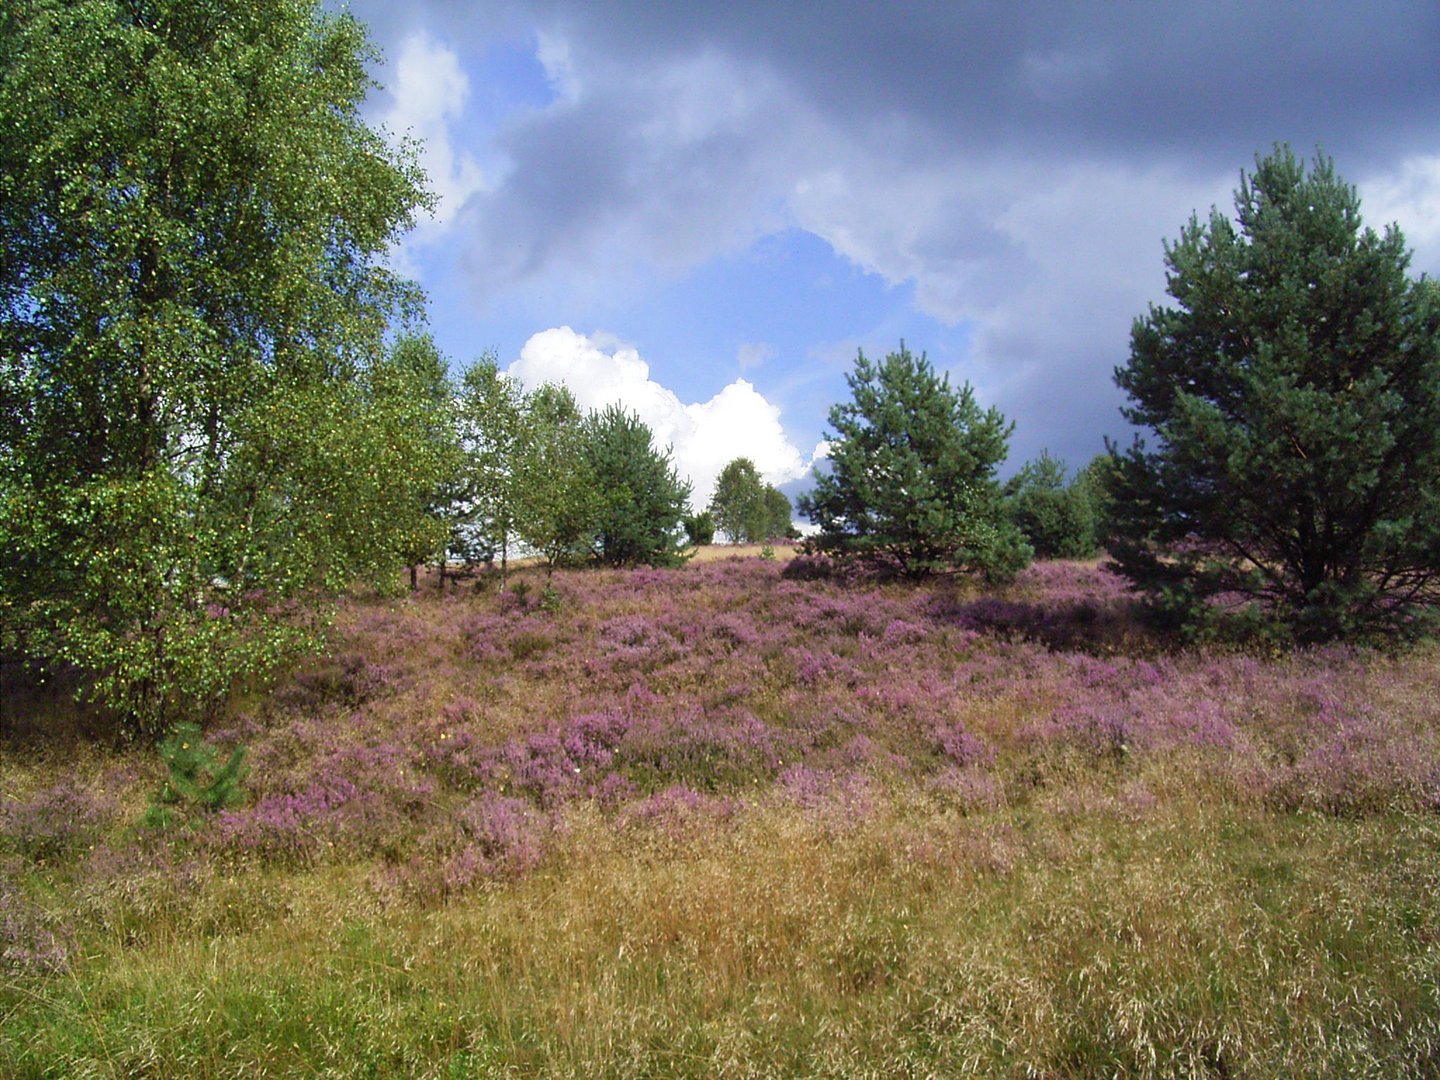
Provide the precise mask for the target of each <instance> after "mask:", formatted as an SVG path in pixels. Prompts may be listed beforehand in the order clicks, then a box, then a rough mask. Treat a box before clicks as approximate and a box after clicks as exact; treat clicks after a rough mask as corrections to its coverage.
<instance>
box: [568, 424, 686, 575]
mask: <svg viewBox="0 0 1440 1080" xmlns="http://www.w3.org/2000/svg"><path fill="white" fill-rule="evenodd" d="M584 457H585V461H586V463H587V464H588V466H589V469H590V473H591V475H592V476H593V477H594V478H595V486H596V491H597V493H598V495H599V509H598V512H597V515H596V521H595V529H594V533H595V542H594V548H595V554H596V556H597V557H598V558H599V559H600V561H601V562H603V563H607V564H609V565H612V566H637V565H642V564H643V565H649V566H672V565H675V564H677V563H679V562H680V561H681V552H680V548H681V544H682V542H683V540H684V536H685V532H684V526H683V521H684V517H685V509H686V501H687V500H688V499H689V497H690V485H689V484H686V483H684V482H682V481H681V480H680V478H679V477H678V476H677V475H676V473H675V467H674V465H673V464H671V461H670V454H669V452H668V451H665V452H662V451H660V450H658V449H656V448H655V445H654V437H653V436H652V435H651V433H650V429H649V428H648V427H647V426H646V425H645V424H644V423H643V422H642V421H641V419H640V417H639V416H637V415H635V414H634V413H627V412H626V411H624V410H623V409H621V408H619V407H618V406H615V405H611V406H609V407H608V408H605V409H603V410H601V411H600V412H598V413H593V414H591V416H590V417H589V418H588V419H587V421H586V424H585V439H584Z"/></svg>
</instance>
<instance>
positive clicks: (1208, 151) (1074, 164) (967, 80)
mask: <svg viewBox="0 0 1440 1080" xmlns="http://www.w3.org/2000/svg"><path fill="white" fill-rule="evenodd" d="M348 9H349V10H350V11H351V13H352V14H354V15H355V16H356V17H357V18H359V19H360V20H361V21H362V22H364V23H365V24H366V25H367V26H368V27H369V30H370V33H371V37H372V40H373V41H374V43H375V44H376V45H377V46H378V48H379V51H380V53H381V55H382V59H381V61H380V62H378V63H377V64H376V65H375V68H374V76H375V79H376V81H377V83H379V84H380V87H379V88H377V89H375V90H374V91H372V93H371V94H370V96H369V97H368V98H367V100H366V102H365V106H364V112H365V116H366V118H367V120H369V121H370V122H371V123H372V124H374V125H377V126H380V127H383V129H384V130H385V131H386V132H387V133H388V134H389V135H390V137H392V138H394V139H396V140H399V139H402V138H411V139H415V140H418V141H419V143H420V145H421V151H420V160H421V163H422V164H423V166H424V167H425V169H426V171H427V173H428V174H429V177H430V184H431V188H432V190H433V191H434V192H435V193H436V194H437V195H438V197H439V204H438V207H437V209H436V211H435V213H434V214H433V215H431V216H422V217H421V219H420V220H419V222H418V223H417V226H416V228H415V229H414V230H413V231H412V232H411V233H409V234H408V235H407V236H406V238H405V239H404V241H403V242H402V243H401V245H400V246H399V247H398V248H397V250H396V251H395V252H394V253H393V255H392V260H393V262H394V263H395V265H396V266H397V267H399V268H401V269H402V270H403V271H404V272H406V273H407V274H409V275H410V276H412V277H414V278H415V279H416V280H417V281H418V282H419V283H420V284H421V286H423V287H424V289H425V290H426V292H427V294H428V296H429V301H430V302H429V314H430V329H431V332H432V333H433V334H434V336H435V339H436V341H437V343H438V344H439V346H440V348H441V349H442V350H443V351H444V352H445V353H446V355H448V356H449V357H450V358H451V360H452V362H453V363H455V364H456V365H461V364H465V363H468V362H470V361H471V360H473V359H475V358H476V357H478V356H479V355H480V354H481V353H482V352H484V351H486V350H491V349H493V350H494V351H495V353H496V354H497V356H498V359H499V363H500V366H501V367H502V368H503V369H506V370H508V371H509V372H510V373H511V374H513V375H514V376H516V377H517V378H519V379H521V380H522V381H524V382H525V384H526V385H527V386H534V385H538V384H539V383H540V382H544V381H547V380H549V381H560V382H564V383H565V384H566V385H568V386H570V388H571V389H572V390H573V391H574V392H575V395H576V397H577V399H578V400H579V402H580V404H581V405H582V406H586V407H591V408H598V407H601V406H603V405H606V404H611V403H617V402H618V403H620V404H621V405H623V406H624V407H626V408H628V409H631V410H633V411H636V412H638V413H639V415H640V416H641V418H642V419H643V420H645V421H646V423H648V424H649V425H650V427H651V430H652V431H653V432H654V433H655V435H656V438H657V441H658V442H659V443H660V444H662V445H668V446H669V447H670V448H671V452H672V455H673V459H674V461H675V464H676V466H677V469H678V471H680V472H681V473H682V474H683V475H685V476H688V477H689V478H690V479H691V481H692V483H693V486H694V494H693V496H692V502H693V503H694V504H695V505H696V506H697V508H698V507H699V506H702V505H703V504H704V503H705V502H706V501H707V500H708V498H709V494H710V490H711V486H712V484H713V481H714V477H715V476H716V475H717V474H718V473H719V471H720V469H721V468H723V466H724V465H725V463H726V462H727V461H729V460H731V459H732V458H734V457H736V456H741V455H744V456H748V457H750V458H751V459H752V460H753V461H754V462H755V464H756V466H757V467H758V468H759V470H760V472H761V474H762V476H763V477H764V478H765V479H766V480H767V481H769V482H771V483H775V484H777V485H779V486H780V487H781V489H782V490H784V491H786V492H787V493H790V494H792V495H793V494H795V493H796V492H798V491H801V490H804V489H805V488H806V487H807V486H808V485H807V480H806V477H807V476H808V474H809V469H810V467H811V464H812V462H813V460H814V459H815V454H816V450H817V447H820V446H821V445H822V443H823V440H824V438H825V434H826V431H827V415H828V412H829V409H830V407H831V406H832V405H833V404H835V403H837V402H841V401H846V400H848V399H849V397H850V394H849V389H848V387H847V385H846V381H845V376H846V374H847V373H848V372H849V371H850V370H851V369H852V366H853V363H854V360H855V356H856V352H857V350H859V349H863V350H864V351H865V353H866V355H867V356H871V357H875V358H880V357H883V356H884V355H885V354H886V353H887V352H890V351H893V350H895V349H897V348H898V347H899V344H900V342H901V340H902V339H903V340H904V342H905V344H906V345H907V346H908V347H909V348H910V349H911V350H912V351H914V352H917V353H918V352H922V351H923V352H924V353H926V355H927V356H928V358H929V360H930V361H931V363H932V364H933V365H934V366H935V367H936V369H937V370H938V371H940V372H943V373H945V374H947V375H948V376H949V378H950V380H951V382H952V384H955V385H960V384H965V383H968V384H970V385H971V386H972V387H973V388H974V391H975V395H976V398H977V400H978V402H979V403H980V404H981V406H982V407H989V406H992V405H993V406H996V407H998V408H999V409H1000V410H1001V412H1003V413H1004V414H1005V416H1006V417H1007V418H1009V419H1010V420H1013V421H1014V423H1015V431H1014V434H1013V436H1012V437H1011V441H1010V457H1009V460H1008V462H1007V464H1006V466H1005V467H1004V469H1003V470H1002V473H1003V472H1010V471H1014V469H1016V468H1018V467H1019V465H1020V464H1021V463H1023V462H1024V461H1026V460H1028V459H1030V458H1033V457H1035V456H1037V455H1038V454H1039V453H1040V452H1041V451H1042V450H1049V452H1050V453H1051V454H1053V455H1056V456H1058V457H1060V458H1062V459H1063V460H1065V461H1066V462H1067V463H1069V464H1070V465H1071V466H1072V467H1079V466H1081V465H1083V464H1085V463H1086V462H1087V461H1089V460H1090V458H1091V457H1093V456H1094V455H1095V454H1096V453H1098V452H1100V451H1101V450H1102V449H1103V448H1104V439H1105V437H1106V436H1107V435H1109V436H1111V437H1115V438H1120V439H1122V440H1123V441H1128V439H1129V436H1130V432H1129V429H1128V428H1127V427H1126V426H1125V424H1124V421H1123V420H1122V418H1121V417H1120V414H1119V407H1120V406H1121V405H1122V404H1123V396H1122V395H1121V394H1120V392H1119V391H1118V390H1117V389H1116V388H1115V386H1114V383H1113V380H1112V374H1113V371H1114V369H1115V367H1116V366H1117V365H1122V364H1124V363H1125V361H1126V359H1127V357H1128V347H1129V346H1128V343H1129V332H1130V326H1131V323H1132V322H1133V320H1134V319H1135V318H1136V317H1137V316H1140V315H1143V314H1144V313H1145V312H1146V310H1147V308H1148V305H1149V304H1151V303H1157V302H1163V301H1164V300H1165V296H1164V289H1165V268H1164V262H1163V256H1164V243H1165V242H1166V241H1167V240H1173V239H1174V238H1176V237H1177V236H1178V234H1179V232H1180V230H1181V228H1182V227H1183V226H1184V224H1185V223H1186V222H1187V221H1188V220H1189V218H1190V216H1191V215H1192V214H1193V213H1199V214H1200V215H1201V216H1202V217H1203V216H1205V215H1207V214H1208V213H1209V211H1210V208H1211V207H1212V206H1218V207H1220V208H1221V209H1222V210H1224V211H1225V212H1227V213H1228V212H1231V211H1233V193H1234V190H1235V188H1236V186H1237V185H1238V183H1239V179H1240V173H1241V171H1242V170H1244V169H1249V168H1252V167H1253V165H1254V162H1255V157H1256V155H1257V154H1268V153H1269V152H1270V151H1271V150H1272V149H1273V147H1274V146H1275V144H1277V143H1281V142H1284V143H1288V144H1290V145H1291V146H1292V147H1293V148H1294V149H1295V151H1296V152H1297V153H1298V154H1302V155H1304V156H1307V157H1309V156H1313V155H1314V154H1315V153H1316V152H1317V151H1319V152H1322V153H1324V154H1326V155H1327V156H1329V157H1331V158H1333V160H1334V162H1335V165H1336V168H1337V170H1338V172H1339V173H1340V175H1341V176H1342V177H1344V178H1345V179H1346V180H1347V181H1349V182H1350V183H1352V184H1354V185H1355V186H1356V187H1357V188H1358V190H1359V193H1360V196H1361V200H1362V206H1361V210H1362V215H1363V217H1364V219H1365V221H1366V223H1367V224H1370V225H1373V226H1375V227H1376V228H1377V229H1380V228H1383V227H1384V226H1385V225H1387V224H1391V223H1393V224H1398V226H1399V227H1400V229H1401V230H1402V232H1403V233H1404V234H1405V237H1406V240H1407V242H1408V244H1409V246H1410V248H1411V249H1412V250H1413V252H1414V259H1413V262H1412V265H1411V268H1412V272H1413V273H1415V274H1417V275H1418V274H1419V273H1421V272H1425V273H1428V274H1430V275H1432V276H1440V3H1437V2H1436V0H1415V2H1404V0H1393V2H1392V0H1358V2H1343V3H1342V2H1326V0H1311V2H1306V3H1293V2H1288V0H1248V2H1230V0H1206V2H1204V3H1188V2H1180V0H1175V2H1169V0H1155V2H1150V3H1142V2H1138V0H1137V2H1125V0H1105V2H1099V0H1093V2H1078V0H1031V2H1027V0H1006V2H1001V0H994V2H989V3H978V2H964V0H949V2H938V3H894V4H889V5H885V4H879V3H875V2H873V0H865V2H860V0H835V2H825V3H775V2H774V0H767V2H764V3H752V2H748V0H732V2H727V3H724V4H715V3H705V2H701V0H694V2H687V3H657V2H651V3H640V2H606V0H579V2H575V0H532V2H529V3H512V2H508V0H463V2H462V0H454V2H443V0H410V2H400V3H397V2H396V0H352V2H351V3H350V4H349V6H348Z"/></svg>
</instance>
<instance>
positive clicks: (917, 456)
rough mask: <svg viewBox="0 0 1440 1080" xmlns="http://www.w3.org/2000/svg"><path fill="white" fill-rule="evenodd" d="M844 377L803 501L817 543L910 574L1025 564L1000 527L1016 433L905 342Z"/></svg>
mask: <svg viewBox="0 0 1440 1080" xmlns="http://www.w3.org/2000/svg"><path fill="white" fill-rule="evenodd" d="M847 381H848V382H849V384H850V389H851V392H852V394H853V400H852V401H850V402H848V403H845V404H840V405H836V406H834V407H833V408H832V409H831V410H830V424H831V426H832V427H833V428H834V429H835V431H834V434H833V435H827V436H826V438H827V439H828V440H829V442H830V454H829V469H828V470H827V471H824V472H821V473H820V474H819V475H817V477H816V481H815V488H814V490H813V491H812V492H810V493H809V494H808V495H805V496H802V497H801V499H800V510H801V512H802V513H804V514H806V515H808V516H809V518H810V520H811V521H813V522H814V523H815V524H817V525H819V526H820V534H819V536H818V537H817V539H816V544H817V546H818V547H819V548H820V549H821V550H822V551H826V552H830V553H833V554H836V555H842V556H851V557H858V558H862V559H868V560H872V561H878V562H887V561H889V562H893V563H894V564H895V565H896V567H897V568H898V569H899V570H900V572H901V573H903V574H905V575H906V576H910V577H923V576H925V575H927V574H930V573H933V572H936V571H940V570H947V569H955V568H964V569H972V570H978V571H982V572H984V573H986V574H988V575H991V576H995V577H1008V576H1011V575H1013V574H1014V573H1015V572H1017V571H1018V570H1019V569H1020V568H1021V567H1023V566H1024V564H1025V562H1026V561H1027V560H1028V557H1029V549H1028V548H1027V547H1026V546H1025V545H1024V542H1023V541H1022V540H1021V539H1020V537H1019V535H1018V534H1017V533H1016V532H1015V530H1014V528H1013V527H1012V526H1010V525H1009V524H1008V523H1007V522H1006V521H1005V520H1004V515H1003V511H1002V508H1001V504H1000V491H999V486H998V485H997V484H996V482H995V478H994V474H995V470H996V468H997V467H998V466H999V464H1000V463H1001V462H1002V461H1003V460H1004V459H1005V453H1006V445H1007V442H1008V440H1009V437H1010V433H1011V431H1012V430H1013V427H1014V425H1013V424H1008V423H1006V421H1005V418H1004V417H1003V416H1001V415H1000V412H999V411H998V410H996V409H994V408H991V409H987V410H985V411H983V412H982V411H981V409H980V407H979V406H978V405H976V403H975V395H974V392H973V391H972V390H971V389H970V387H969V386H968V385H966V386H963V387H961V389H960V390H958V391H956V390H954V389H952V388H951V386H950V381H949V379H948V378H945V377H941V376H937V375H936V374H935V371H934V369H933V368H932V367H931V366H930V363H929V361H928V360H927V359H926V357H925V355H924V354H923V353H922V354H921V355H920V356H918V357H917V356H915V355H914V354H912V353H911V352H910V351H909V350H908V349H906V348H905V343H904V342H903V341H902V342H901V343H900V351H899V352H893V353H890V354H889V355H887V356H886V358H885V360H884V361H883V362H882V363H879V364H876V363H874V362H873V361H871V360H870V359H869V358H868V357H866V355H865V354H864V352H863V351H862V352H860V353H859V355H858V356H857V357H856V360H855V370H854V371H853V372H852V373H851V374H850V375H848V376H847Z"/></svg>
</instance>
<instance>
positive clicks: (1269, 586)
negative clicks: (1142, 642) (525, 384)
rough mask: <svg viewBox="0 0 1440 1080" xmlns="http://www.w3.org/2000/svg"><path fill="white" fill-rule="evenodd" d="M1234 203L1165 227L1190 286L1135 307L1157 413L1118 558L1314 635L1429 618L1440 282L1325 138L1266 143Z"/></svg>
mask: <svg viewBox="0 0 1440 1080" xmlns="http://www.w3.org/2000/svg"><path fill="white" fill-rule="evenodd" d="M1235 206H1236V212H1237V216H1236V221H1235V222H1232V221H1231V220H1230V219H1229V218H1227V217H1225V216H1224V215H1223V214H1221V213H1220V212H1219V211H1212V212H1211V214H1210V217H1209V220H1208V221H1206V222H1203V223H1202V222H1200V221H1199V220H1198V219H1196V218H1192V219H1191V221H1190V224H1189V225H1188V226H1187V227H1186V228H1185V229H1184V230H1183V231H1182V233H1181V236H1180V239H1179V240H1178V242H1176V243H1174V244H1171V245H1167V246H1166V250H1165V260H1166V264H1167V265H1168V267H1169V273H1168V275H1167V283H1168V284H1167V288H1168V292H1169V294H1170V296H1171V297H1173V298H1174V300H1175V302H1176V306H1174V307H1154V306H1152V307H1151V309H1150V311H1149V313H1148V314H1147V315H1146V316H1145V317H1144V318H1141V319H1137V320H1136V322H1135V326H1134V329H1133V331H1132V334H1131V350H1130V361H1129V364H1128V365H1126V366H1125V367H1123V368H1120V369H1118V370H1117V372H1116V381H1117V382H1118V383H1119V385H1120V386H1121V387H1122V388H1123V389H1124V390H1125V391H1126V392H1127V393H1128V394H1129V396H1130V399H1131V402H1132V404H1131V405H1130V407H1128V408H1127V409H1125V410H1123V411H1124V415H1125V416H1126V418H1127V419H1129V420H1130V421H1131V422H1132V423H1135V424H1137V425H1141V426H1144V427H1148V428H1150V429H1152V430H1153V431H1154V433H1155V446H1154V448H1153V449H1149V448H1147V447H1146V445H1145V444H1144V443H1143V442H1140V441H1138V440H1137V443H1136V445H1134V446H1133V447H1132V448H1130V450H1129V451H1128V452H1127V453H1125V454H1123V455H1119V456H1118V458H1117V460H1116V462H1115V465H1114V468H1113V469H1112V470H1110V472H1109V473H1108V481H1107V482H1108V486H1109V489H1110V496H1111V499H1110V502H1111V512H1112V514H1113V516H1114V521H1113V524H1112V529H1113V531H1114V532H1115V533H1116V536H1115V538H1114V540H1115V544H1114V548H1113V550H1114V552H1115V554H1116V557H1117V562H1118V565H1119V566H1120V568H1121V569H1122V570H1124V572H1125V573H1126V574H1128V575H1129V576H1130V577H1131V578H1132V579H1133V580H1134V581H1135V582H1136V583H1137V584H1138V585H1140V586H1141V587H1142V588H1144V589H1146V590H1147V591H1149V592H1150V594H1151V595H1152V596H1153V597H1155V598H1156V599H1157V600H1168V602H1169V603H1170V604H1171V605H1172V606H1176V607H1178V608H1179V609H1188V610H1189V611H1190V612H1192V613H1194V612H1200V611H1203V610H1204V605H1203V602H1204V601H1205V600H1206V599H1207V598H1210V597H1214V596H1216V595H1217V594H1222V593H1228V594H1232V595H1237V596H1241V597H1247V598H1250V599H1252V600H1254V601H1258V602H1259V606H1260V607H1261V608H1262V609H1264V610H1265V611H1266V612H1269V613H1274V614H1276V615H1278V616H1279V617H1280V618H1281V619H1282V620H1283V621H1284V622H1285V623H1286V624H1288V625H1289V626H1290V628H1291V629H1292V630H1293V632H1294V633H1295V634H1296V636H1297V637H1299V638H1300V639H1302V640H1324V639H1330V638H1335V637H1341V636H1347V635H1351V634H1359V633H1365V632H1367V631H1373V630H1395V629H1401V628H1410V629H1414V628H1415V627H1416V626H1417V619H1420V618H1421V616H1423V615H1425V614H1426V609H1427V608H1429V607H1432V606H1433V605H1435V604H1436V602H1437V601H1440V304H1437V303H1436V291H1435V289H1434V287H1433V285H1432V284H1431V283H1429V282H1425V281H1420V282H1417V281H1414V280H1412V279H1411V278H1410V277H1409V276H1408V275H1407V273H1406V269H1407V266H1408V263H1409V255H1408V253H1407V252H1406V249H1405V243H1404V238H1403V237H1402V236H1401V234H1400V232H1399V230H1398V229H1396V228H1393V227H1390V228H1387V229H1386V230H1385V233H1384V234H1383V235H1377V234H1376V233H1375V232H1374V231H1373V230H1371V229H1367V228H1365V227H1363V225H1362V222H1361V218H1360V203H1359V199H1358V197H1357V195H1356V193H1355V190H1354V188H1352V187H1350V186H1349V185H1347V184H1345V183H1343V182H1342V181H1341V180H1340V179H1339V178H1338V177H1337V176H1336V174H1335V170H1334V167H1333V164H1332V163H1331V162H1330V161H1329V160H1328V159H1326V158H1324V157H1317V158H1316V159H1315V161H1314V162H1313V163H1312V164H1311V166H1310V168H1309V169H1308V170H1307V169H1306V167H1305V164H1304V162H1302V161H1299V160H1297V159H1296V158H1295V156H1294V155H1293V154H1292V153H1291V152H1290V150H1289V149H1288V148H1285V147H1279V148H1277V149H1276V151H1275V153H1274V154H1272V155H1271V156H1269V157H1267V158H1263V159H1260V158H1257V162H1256V169H1255V172H1254V174H1253V175H1251V176H1245V175H1243V174H1242V177H1241V184H1240V188H1239V189H1238V191H1237V192H1236V196H1235Z"/></svg>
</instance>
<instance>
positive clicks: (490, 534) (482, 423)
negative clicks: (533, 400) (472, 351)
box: [450, 352, 530, 578]
mask: <svg viewBox="0 0 1440 1080" xmlns="http://www.w3.org/2000/svg"><path fill="white" fill-rule="evenodd" d="M458 408H459V414H460V436H461V443H462V445H463V447H464V453H465V462H466V464H465V476H466V479H467V484H466V493H467V496H468V513H467V514H465V515H464V516H463V517H461V518H460V519H459V520H458V521H457V527H456V529H455V530H454V532H453V533H452V536H451V542H450V550H451V551H452V552H453V553H455V554H457V555H460V556H461V557H462V558H464V559H465V561H466V562H471V561H478V559H477V556H493V554H494V553H495V552H498V553H499V555H500V572H501V577H502V578H503V577H505V576H506V575H507V574H508V572H509V564H510V548H511V545H512V544H513V542H514V540H515V537H516V536H517V535H518V533H517V518H518V515H519V513H520V507H521V501H522V500H521V491H520V484H521V477H522V475H524V470H523V469H522V468H521V467H520V459H521V458H522V456H523V454H524V452H525V450H526V448H527V445H528V441H529V439H530V431H529V429H528V427H527V424H528V418H527V413H526V401H525V394H524V392H523V391H522V390H521V388H520V386H519V384H518V383H516V382H515V381H514V380H513V379H510V378H508V377H507V376H505V375H503V374H501V372H500V369H499V365H498V364H497V363H496V359H495V354H494V353H493V352H490V353H486V354H485V355H483V356H481V357H480V359H479V360H477V361H476V362H475V363H474V364H472V365H471V366H470V367H469V368H467V369H466V370H465V372H464V374H463V375H462V376H461V380H460V396H459V406H458Z"/></svg>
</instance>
